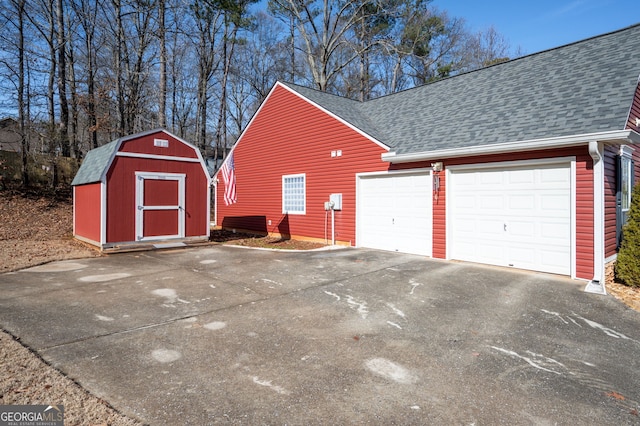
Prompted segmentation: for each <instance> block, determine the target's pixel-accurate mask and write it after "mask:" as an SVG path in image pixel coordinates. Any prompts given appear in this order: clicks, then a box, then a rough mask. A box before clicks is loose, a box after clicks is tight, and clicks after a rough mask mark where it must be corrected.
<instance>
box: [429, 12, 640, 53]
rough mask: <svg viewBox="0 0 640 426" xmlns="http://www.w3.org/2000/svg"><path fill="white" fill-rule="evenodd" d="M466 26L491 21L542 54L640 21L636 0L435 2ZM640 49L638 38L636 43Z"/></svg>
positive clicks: (512, 40) (517, 43)
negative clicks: (462, 21) (462, 20)
mask: <svg viewBox="0 0 640 426" xmlns="http://www.w3.org/2000/svg"><path fill="white" fill-rule="evenodd" d="M432 5H433V6H436V7H437V8H438V9H440V10H446V11H447V12H448V13H449V16H451V17H457V18H464V20H465V21H466V22H467V25H468V28H469V29H470V30H471V31H473V32H476V31H483V30H486V29H487V28H489V27H490V26H491V25H493V26H494V28H495V29H496V30H497V31H498V32H499V33H500V34H502V35H503V36H504V37H505V38H506V40H507V41H508V42H509V44H510V46H511V50H512V52H513V51H515V50H516V49H517V48H518V47H520V48H521V51H522V53H523V54H530V53H536V52H540V51H542V50H547V49H551V48H554V47H558V46H562V45H565V44H568V43H573V42H575V41H579V40H584V39H586V38H589V37H593V36H596V35H600V34H605V33H608V32H611V31H615V30H618V29H621V28H625V27H628V26H630V25H633V24H636V23H640V2H638V0H534V1H530V0H496V1H482V0H434V1H433V3H432ZM638 45H639V48H640V41H639V42H638Z"/></svg>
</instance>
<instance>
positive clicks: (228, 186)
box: [220, 152, 238, 206]
mask: <svg viewBox="0 0 640 426" xmlns="http://www.w3.org/2000/svg"><path fill="white" fill-rule="evenodd" d="M220 171H221V172H222V178H223V179H224V204H225V205H227V206H228V205H229V204H233V203H235V202H237V201H238V194H236V171H235V165H234V162H233V152H232V153H231V154H230V155H229V157H228V158H227V161H225V162H224V164H223V165H222V167H221V168H220Z"/></svg>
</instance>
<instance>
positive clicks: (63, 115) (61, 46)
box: [56, 0, 71, 157]
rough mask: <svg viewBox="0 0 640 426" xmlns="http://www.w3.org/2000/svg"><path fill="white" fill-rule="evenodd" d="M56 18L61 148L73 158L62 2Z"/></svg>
mask: <svg viewBox="0 0 640 426" xmlns="http://www.w3.org/2000/svg"><path fill="white" fill-rule="evenodd" d="M56 16H57V18H58V98H59V102H60V147H61V149H62V155H63V156H65V157H70V156H71V146H70V143H69V129H68V126H69V105H68V103H67V65H66V64H67V61H66V55H67V53H66V52H67V48H66V38H65V35H64V10H63V8H62V0H56Z"/></svg>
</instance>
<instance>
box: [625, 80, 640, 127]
mask: <svg viewBox="0 0 640 426" xmlns="http://www.w3.org/2000/svg"><path fill="white" fill-rule="evenodd" d="M639 118H640V84H638V86H637V87H636V93H635V95H634V97H633V103H632V104H631V111H629V117H628V119H627V129H631V130H635V131H636V132H640V126H637V125H636V119H639Z"/></svg>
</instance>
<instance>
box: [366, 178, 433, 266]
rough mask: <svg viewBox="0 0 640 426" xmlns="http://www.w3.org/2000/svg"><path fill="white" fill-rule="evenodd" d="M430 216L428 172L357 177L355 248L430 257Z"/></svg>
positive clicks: (429, 181)
mask: <svg viewBox="0 0 640 426" xmlns="http://www.w3.org/2000/svg"><path fill="white" fill-rule="evenodd" d="M431 217H432V216H431V176H430V175H429V174H428V173H421V174H397V175H391V176H384V177H382V176H368V177H360V178H359V180H358V224H357V233H358V234H357V238H358V246H359V247H370V248H376V249H381V250H390V251H398V252H403V253H413V254H421V255H426V256H431V233H432V220H431Z"/></svg>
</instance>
